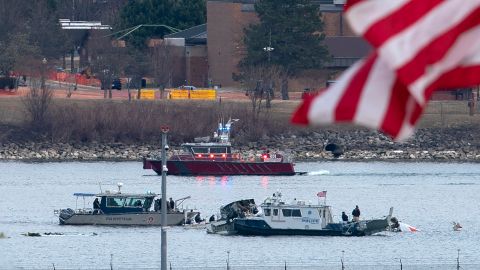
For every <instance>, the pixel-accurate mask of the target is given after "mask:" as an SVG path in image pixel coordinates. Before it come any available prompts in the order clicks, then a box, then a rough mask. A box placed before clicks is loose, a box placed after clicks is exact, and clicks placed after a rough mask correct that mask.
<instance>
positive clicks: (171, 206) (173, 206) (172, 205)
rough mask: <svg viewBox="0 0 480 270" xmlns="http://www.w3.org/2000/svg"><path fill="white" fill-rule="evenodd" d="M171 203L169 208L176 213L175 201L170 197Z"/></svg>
mask: <svg viewBox="0 0 480 270" xmlns="http://www.w3.org/2000/svg"><path fill="white" fill-rule="evenodd" d="M168 203H169V206H170V210H171V211H175V202H174V201H173V199H172V198H171V197H170V201H168Z"/></svg>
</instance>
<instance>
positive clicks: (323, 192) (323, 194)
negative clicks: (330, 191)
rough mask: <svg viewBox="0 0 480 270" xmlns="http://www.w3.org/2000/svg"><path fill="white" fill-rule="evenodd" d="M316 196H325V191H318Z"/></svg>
mask: <svg viewBox="0 0 480 270" xmlns="http://www.w3.org/2000/svg"><path fill="white" fill-rule="evenodd" d="M317 197H319V198H321V197H327V191H326V190H324V191H320V192H318V193H317Z"/></svg>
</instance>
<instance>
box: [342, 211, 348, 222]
mask: <svg viewBox="0 0 480 270" xmlns="http://www.w3.org/2000/svg"><path fill="white" fill-rule="evenodd" d="M342 221H343V222H348V216H347V214H345V212H342Z"/></svg>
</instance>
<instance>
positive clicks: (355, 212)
mask: <svg viewBox="0 0 480 270" xmlns="http://www.w3.org/2000/svg"><path fill="white" fill-rule="evenodd" d="M352 216H353V221H354V222H357V221H360V208H358V205H355V209H353V211H352Z"/></svg>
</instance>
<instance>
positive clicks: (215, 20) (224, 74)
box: [207, 0, 370, 89]
mask: <svg viewBox="0 0 480 270" xmlns="http://www.w3.org/2000/svg"><path fill="white" fill-rule="evenodd" d="M315 2H317V3H318V5H319V9H320V11H321V13H322V16H323V20H324V24H325V28H324V29H325V34H326V40H325V44H326V46H327V47H328V48H329V51H330V53H331V54H332V56H333V61H332V63H329V64H328V66H327V67H328V70H323V71H312V72H308V73H307V74H305V76H303V78H298V79H296V80H293V81H291V82H290V86H291V88H292V89H303V88H304V87H312V86H314V85H317V87H318V85H323V84H324V82H325V81H326V80H328V79H331V78H332V76H333V77H335V75H336V74H337V73H338V71H339V70H344V69H345V68H347V67H348V66H350V65H351V64H352V63H353V62H355V61H356V60H358V59H360V58H362V57H364V56H366V54H367V53H368V52H369V50H370V47H369V46H368V45H367V44H366V43H365V42H364V41H363V40H362V39H361V38H358V37H355V36H354V35H353V33H352V31H351V30H350V28H349V27H348V25H347V24H346V23H345V21H344V18H343V5H344V2H345V1H343V0H321V1H315ZM254 4H255V0H208V1H207V22H208V23H207V32H208V63H209V78H210V79H211V80H212V82H213V83H214V84H216V85H221V86H223V87H225V86H227V87H228V86H235V85H236V84H237V83H236V82H235V81H234V80H233V75H234V74H236V73H238V67H237V65H238V63H239V61H240V60H241V59H242V58H243V57H244V54H245V48H244V46H243V44H242V39H243V35H244V34H243V33H244V29H245V28H246V27H247V26H248V25H249V24H254V23H258V18H257V15H256V13H255V8H254ZM313 79H314V80H315V82H312V80H313Z"/></svg>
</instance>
